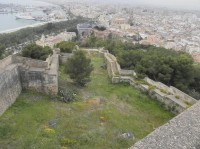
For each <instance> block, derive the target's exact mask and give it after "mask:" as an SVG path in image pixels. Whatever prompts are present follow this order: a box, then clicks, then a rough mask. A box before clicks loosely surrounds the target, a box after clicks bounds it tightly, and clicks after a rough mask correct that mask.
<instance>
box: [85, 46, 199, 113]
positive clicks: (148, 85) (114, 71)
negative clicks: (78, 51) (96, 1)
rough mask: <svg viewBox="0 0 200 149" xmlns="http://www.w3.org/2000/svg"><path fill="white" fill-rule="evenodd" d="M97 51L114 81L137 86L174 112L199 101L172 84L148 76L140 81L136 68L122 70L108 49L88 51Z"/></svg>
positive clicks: (181, 110)
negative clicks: (137, 78)
mask: <svg viewBox="0 0 200 149" xmlns="http://www.w3.org/2000/svg"><path fill="white" fill-rule="evenodd" d="M97 51H98V52H99V53H100V54H102V55H103V56H104V59H105V63H106V65H107V71H108V75H109V77H110V78H111V81H112V83H120V82H126V83H129V84H130V85H132V86H134V87H135V88H137V89H139V90H141V91H143V92H145V93H147V94H149V95H150V96H151V97H152V98H154V99H156V100H158V101H159V102H161V103H162V104H163V106H165V107H166V109H168V110H169V111H171V112H172V113H174V114H179V113H181V112H183V111H184V110H185V109H187V108H188V107H190V106H191V105H193V104H195V103H196V102H197V100H195V99H194V98H192V97H190V96H189V95H187V94H185V93H183V92H181V91H180V90H178V89H176V88H174V87H172V86H170V87H169V86H167V85H165V84H163V83H161V82H156V81H154V80H151V79H150V78H147V77H146V78H145V79H144V80H143V81H139V82H138V81H137V80H135V79H134V76H136V73H135V72H134V70H122V69H121V68H120V65H119V64H118V62H117V59H116V57H115V56H113V55H112V54H110V53H108V51H106V50H103V49H99V50H97V49H96V50H95V49H90V50H88V52H97Z"/></svg>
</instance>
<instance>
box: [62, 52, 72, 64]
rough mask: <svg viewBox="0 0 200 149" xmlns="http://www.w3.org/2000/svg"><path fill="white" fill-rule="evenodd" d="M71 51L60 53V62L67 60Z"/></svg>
mask: <svg viewBox="0 0 200 149" xmlns="http://www.w3.org/2000/svg"><path fill="white" fill-rule="evenodd" d="M72 55H73V53H61V54H60V62H61V63H62V64H64V63H66V62H67V60H68V59H69V58H70V57H72Z"/></svg>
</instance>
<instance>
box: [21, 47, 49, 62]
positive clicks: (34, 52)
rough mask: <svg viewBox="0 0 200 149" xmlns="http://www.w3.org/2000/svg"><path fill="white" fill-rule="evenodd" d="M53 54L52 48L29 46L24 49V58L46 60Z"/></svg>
mask: <svg viewBox="0 0 200 149" xmlns="http://www.w3.org/2000/svg"><path fill="white" fill-rule="evenodd" d="M50 54H52V50H51V48H50V47H47V46H46V47H44V48H43V47H41V46H38V45H36V44H29V45H27V46H26V47H24V48H23V49H22V56H24V57H29V58H32V59H38V60H46V58H47V57H48V55H50Z"/></svg>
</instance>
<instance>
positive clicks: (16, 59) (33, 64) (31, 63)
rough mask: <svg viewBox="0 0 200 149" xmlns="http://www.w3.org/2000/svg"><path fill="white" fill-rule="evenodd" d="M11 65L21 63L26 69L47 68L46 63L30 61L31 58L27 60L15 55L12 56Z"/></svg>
mask: <svg viewBox="0 0 200 149" xmlns="http://www.w3.org/2000/svg"><path fill="white" fill-rule="evenodd" d="M12 63H21V64H23V65H26V66H28V67H36V68H47V67H48V62H45V61H41V60H36V59H31V58H27V57H22V56H17V55H13V56H12Z"/></svg>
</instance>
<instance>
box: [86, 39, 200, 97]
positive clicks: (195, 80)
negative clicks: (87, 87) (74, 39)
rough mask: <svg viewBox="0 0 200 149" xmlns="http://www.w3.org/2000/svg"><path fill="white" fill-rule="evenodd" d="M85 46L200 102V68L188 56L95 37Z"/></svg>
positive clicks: (168, 50)
mask: <svg viewBox="0 0 200 149" xmlns="http://www.w3.org/2000/svg"><path fill="white" fill-rule="evenodd" d="M84 46H87V47H104V48H105V49H107V50H108V51H109V52H110V53H112V54H114V55H115V56H116V57H117V60H118V62H119V64H120V65H121V67H122V68H123V69H133V70H135V71H136V72H137V74H138V76H139V77H140V78H143V77H145V76H148V77H149V78H151V79H153V80H155V81H160V82H162V83H164V84H166V85H169V86H170V85H171V86H174V87H176V88H178V89H180V90H182V91H184V92H186V93H188V94H190V95H191V96H193V97H195V98H197V99H198V98H200V65H199V64H196V63H194V61H193V59H192V57H191V56H190V55H189V54H187V53H185V52H177V51H175V50H172V49H165V48H162V47H155V46H152V45H141V44H135V45H134V44H132V43H130V42H122V41H120V40H117V39H106V40H103V39H99V38H97V37H94V36H91V37H90V38H89V39H87V41H86V43H84Z"/></svg>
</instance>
